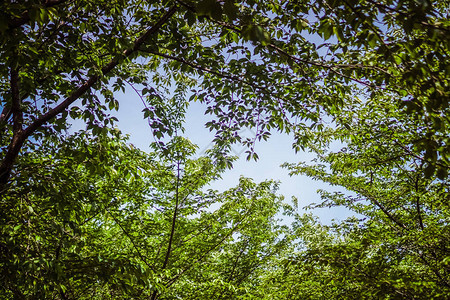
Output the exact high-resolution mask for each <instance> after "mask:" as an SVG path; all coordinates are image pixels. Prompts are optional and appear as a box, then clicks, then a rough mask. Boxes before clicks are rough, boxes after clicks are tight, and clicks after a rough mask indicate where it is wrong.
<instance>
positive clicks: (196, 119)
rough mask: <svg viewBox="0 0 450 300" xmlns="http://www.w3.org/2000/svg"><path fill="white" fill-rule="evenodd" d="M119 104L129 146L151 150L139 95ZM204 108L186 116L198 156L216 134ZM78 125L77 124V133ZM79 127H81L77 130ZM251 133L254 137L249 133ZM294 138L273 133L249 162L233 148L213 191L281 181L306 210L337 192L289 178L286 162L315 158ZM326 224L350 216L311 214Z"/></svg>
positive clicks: (197, 107) (344, 212) (192, 109)
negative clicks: (242, 180)
mask: <svg viewBox="0 0 450 300" xmlns="http://www.w3.org/2000/svg"><path fill="white" fill-rule="evenodd" d="M116 96H117V99H118V100H119V102H120V108H119V111H118V112H113V113H112V115H114V116H116V117H117V118H118V120H119V122H118V127H119V129H120V130H121V131H122V132H123V133H125V134H129V135H130V140H129V141H130V143H132V144H133V145H134V146H136V147H139V148H140V149H142V150H148V149H149V144H150V143H152V142H154V139H153V136H152V131H151V129H150V128H149V125H148V123H147V121H146V120H145V119H144V118H143V113H142V109H143V104H142V102H141V100H140V99H139V98H138V96H137V95H136V94H135V93H134V92H133V91H132V90H131V89H129V90H128V91H127V92H126V93H125V94H117V95H116ZM204 109H205V107H204V106H203V105H202V104H200V103H192V104H191V106H190V107H189V109H188V112H187V116H186V124H185V128H186V132H185V134H183V136H185V137H187V138H188V139H189V140H191V141H192V142H193V143H195V144H197V145H198V147H199V154H201V152H202V151H204V150H206V149H207V148H208V147H209V146H210V143H211V141H212V139H213V134H212V133H211V132H209V130H208V129H206V128H205V123H206V122H207V121H208V120H210V119H209V118H210V116H205V115H204ZM78 126H79V125H78V124H77V125H75V126H74V129H75V130H76V129H77V127H78ZM78 128H80V127H78ZM248 134H252V133H251V132H250V131H249V132H248ZM292 142H293V137H292V136H289V135H287V134H279V133H273V134H272V136H271V138H270V139H269V140H268V141H266V142H264V141H261V142H258V143H257V144H256V146H255V151H256V152H257V153H258V155H259V160H258V161H256V162H255V161H253V160H252V161H247V160H246V154H245V153H243V150H245V149H243V146H239V145H236V146H234V148H233V149H234V152H235V154H239V153H240V152H242V153H241V155H240V158H239V159H238V160H237V161H236V162H235V163H234V168H233V169H232V170H228V171H227V172H226V173H225V174H223V177H222V179H221V180H219V181H217V182H214V183H213V184H212V185H211V188H213V189H217V190H219V191H223V190H225V189H228V188H231V187H233V186H236V185H237V183H238V180H239V177H240V176H245V177H249V178H252V179H253V180H254V181H255V182H260V181H264V180H266V179H273V180H277V181H280V182H281V184H280V190H279V193H280V194H282V195H284V196H285V199H286V201H290V199H291V196H295V197H297V198H298V203H299V207H304V206H306V205H308V204H310V203H312V202H316V203H317V202H319V201H320V197H319V195H318V194H317V192H316V191H317V189H326V190H337V189H336V188H334V187H330V186H329V185H327V184H325V183H323V182H317V181H313V180H312V179H310V178H308V177H306V176H294V177H290V176H289V174H288V173H289V172H288V170H286V169H283V168H281V167H280V165H281V164H282V163H284V162H291V163H292V162H300V161H305V162H309V161H310V160H311V159H312V158H313V157H314V156H313V155H312V154H311V153H306V152H299V153H297V154H296V153H295V151H294V150H293V149H292V146H291V145H292ZM312 212H313V214H314V215H317V216H318V217H319V219H320V221H321V222H322V223H324V224H330V223H331V220H332V219H336V220H343V219H345V218H346V217H348V216H350V215H351V213H350V212H349V211H348V210H347V209H345V208H332V209H327V208H324V209H316V210H314V211H312Z"/></svg>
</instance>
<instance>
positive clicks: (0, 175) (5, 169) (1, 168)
mask: <svg viewBox="0 0 450 300" xmlns="http://www.w3.org/2000/svg"><path fill="white" fill-rule="evenodd" d="M176 11H177V6H176V5H174V6H172V7H171V8H170V9H169V10H168V11H167V12H166V13H165V14H164V15H163V16H162V17H161V19H159V21H158V22H157V23H156V24H155V25H153V26H152V27H151V28H149V29H148V30H147V31H146V32H145V33H144V34H143V35H141V37H139V38H138V39H137V40H136V41H135V42H134V44H133V47H131V48H129V49H127V50H125V51H124V52H123V53H122V58H127V57H130V56H131V55H132V54H134V53H136V52H138V51H139V47H140V46H142V45H143V44H144V43H145V42H146V41H147V40H148V38H149V37H150V36H151V35H153V34H155V33H156V32H157V31H158V30H159V29H160V28H161V27H162V26H163V25H164V24H165V23H166V22H167V20H169V18H170V17H172V15H173V14H174V13H175V12H176ZM121 61H122V59H119V58H115V59H113V60H111V61H110V62H109V63H108V64H107V65H106V66H104V67H103V68H102V70H101V71H102V72H101V75H94V76H91V77H90V78H89V79H88V80H87V81H85V83H84V84H82V85H81V86H79V87H78V88H77V89H76V90H75V91H74V92H73V93H72V94H71V95H70V96H69V97H67V98H66V99H65V100H64V101H63V102H61V103H60V104H59V105H57V106H56V107H54V108H53V109H51V110H49V111H48V112H46V113H45V114H43V115H41V116H40V117H39V118H37V119H36V121H34V122H33V123H32V124H30V125H29V126H28V127H27V128H25V129H24V130H23V131H21V133H20V134H18V135H17V136H16V137H15V138H13V140H12V141H11V143H10V145H9V148H8V152H7V154H6V156H5V158H4V159H3V161H2V163H1V165H0V185H3V184H6V183H7V181H8V179H9V176H10V173H11V170H12V166H13V164H14V161H15V159H16V158H17V156H18V154H19V152H20V149H21V148H22V145H23V143H24V142H25V141H26V139H27V138H28V137H29V136H30V135H31V134H33V133H34V132H35V131H36V130H37V129H39V128H40V127H42V125H44V124H45V123H47V122H48V121H50V120H51V119H53V118H54V117H56V116H57V115H58V114H60V113H62V112H63V111H64V110H65V109H66V108H68V107H69V105H71V104H72V103H73V102H75V101H76V100H77V99H78V98H80V97H81V96H82V95H83V94H84V93H86V92H87V91H88V90H90V89H91V87H92V86H94V84H96V83H97V82H98V80H99V79H100V78H101V77H103V76H105V75H107V74H108V73H110V72H111V71H112V70H113V69H114V68H115V67H116V66H117V65H119V64H120V62H121Z"/></svg>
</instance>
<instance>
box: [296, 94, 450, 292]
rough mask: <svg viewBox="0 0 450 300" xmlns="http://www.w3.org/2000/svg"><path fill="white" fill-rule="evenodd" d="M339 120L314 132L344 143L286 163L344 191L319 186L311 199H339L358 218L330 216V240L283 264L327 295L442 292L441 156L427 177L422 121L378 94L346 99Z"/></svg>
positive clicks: (444, 215) (446, 235) (444, 186)
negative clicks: (348, 103)
mask: <svg viewBox="0 0 450 300" xmlns="http://www.w3.org/2000/svg"><path fill="white" fill-rule="evenodd" d="M339 124H340V125H341V126H339V127H337V128H334V129H329V131H328V132H327V133H328V136H327V137H326V136H324V135H323V134H322V133H320V134H319V136H318V138H320V139H322V140H323V139H326V140H327V139H328V141H329V140H330V139H331V140H333V139H334V140H338V141H340V142H341V143H342V144H343V146H342V148H340V149H339V150H337V151H329V150H328V151H326V149H321V148H320V147H318V148H316V153H317V154H318V158H317V164H316V165H313V166H308V165H305V164H298V165H296V164H291V165H288V166H289V167H290V168H291V170H292V172H293V174H298V173H302V174H306V175H308V176H310V177H312V178H314V179H316V180H322V181H325V182H328V183H330V184H332V185H337V186H341V187H344V188H345V189H346V190H347V191H349V192H351V193H342V192H338V193H330V192H326V191H322V197H323V202H322V203H320V204H317V205H315V207H335V206H345V207H347V208H349V209H351V210H352V211H353V212H355V213H356V215H357V216H360V219H357V218H353V219H350V220H347V221H346V222H343V223H342V224H337V225H336V226H335V228H334V229H333V230H331V231H330V235H331V236H330V238H329V239H331V242H329V243H326V244H323V243H319V244H316V245H314V244H313V245H311V246H308V247H307V249H306V250H305V251H304V252H302V253H300V254H299V255H298V256H296V257H294V258H293V259H292V260H290V261H289V264H288V265H289V267H287V270H288V271H289V272H294V274H296V275H294V276H313V279H312V280H313V281H316V282H317V281H318V282H320V283H321V284H320V286H319V290H321V291H323V292H325V293H326V295H325V296H326V297H332V298H339V297H342V296H343V295H346V296H345V297H349V298H352V299H360V298H368V299H372V298H373V299H391V298H394V299H445V298H446V297H447V295H448V293H449V291H450V281H449V279H450V268H449V247H450V245H449V240H450V230H449V229H450V228H449V218H450V207H449V201H448V200H449V199H450V198H449V195H450V194H449V186H450V182H449V179H450V177H449V175H448V170H449V164H448V162H446V161H445V160H438V165H437V168H438V171H437V174H436V175H434V174H433V173H434V172H433V170H431V171H430V170H429V169H430V166H432V165H433V164H434V163H435V161H436V160H433V158H431V157H430V156H429V154H428V153H429V152H428V150H422V149H421V148H420V147H417V146H416V143H417V140H422V139H424V138H425V136H427V135H428V131H427V128H426V127H424V126H423V125H422V124H420V123H419V124H418V122H417V119H416V118H415V117H414V116H408V115H405V114H403V113H402V112H401V111H400V110H399V109H398V107H396V106H395V105H394V104H392V103H388V102H387V101H386V99H384V98H383V99H381V101H380V102H378V103H374V102H366V103H362V104H360V105H359V106H358V107H353V108H352V109H350V110H349V111H348V112H346V113H345V114H342V116H341V119H340V123H339ZM325 143H326V141H325ZM335 237H336V238H335ZM302 263H303V264H304V265H302ZM306 274H308V275H306ZM315 295H321V294H320V293H315ZM300 298H301V297H300Z"/></svg>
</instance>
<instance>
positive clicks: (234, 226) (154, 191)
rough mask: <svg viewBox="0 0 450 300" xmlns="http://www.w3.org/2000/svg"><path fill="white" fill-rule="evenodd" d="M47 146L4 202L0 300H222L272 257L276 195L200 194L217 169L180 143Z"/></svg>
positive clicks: (69, 140) (261, 190)
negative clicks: (201, 299) (210, 298)
mask: <svg viewBox="0 0 450 300" xmlns="http://www.w3.org/2000/svg"><path fill="white" fill-rule="evenodd" d="M45 141H46V143H45V144H43V145H42V146H43V148H42V149H45V150H36V151H35V152H33V153H30V154H29V155H26V156H22V157H20V159H19V161H18V166H17V170H18V171H17V172H16V173H15V175H14V176H13V177H12V178H11V182H12V183H11V184H12V188H10V189H8V190H7V193H5V194H4V195H3V197H2V201H1V215H0V218H1V223H2V224H3V226H2V229H1V230H2V232H1V240H0V251H1V253H2V255H1V261H0V278H1V281H2V287H1V290H0V296H1V298H2V299H44V298H45V299H47V298H51V299H88V298H89V299H92V298H94V299H109V298H111V299H113V298H114V299H130V298H133V299H142V298H145V297H148V298H150V299H156V298H157V299H166V298H170V297H175V296H178V297H179V296H180V295H184V296H186V297H192V296H193V295H196V294H198V293H200V291H201V292H202V293H205V294H208V293H209V294H211V295H212V294H214V293H216V294H217V295H219V294H223V295H224V296H223V297H228V296H230V295H233V294H235V293H236V290H239V289H240V288H241V286H245V284H246V283H247V282H248V281H249V280H250V278H251V275H252V272H253V271H254V270H256V269H257V268H259V267H261V265H262V264H263V263H264V261H265V260H267V259H268V258H269V257H270V256H272V255H275V254H276V253H277V252H278V251H279V250H278V249H281V248H282V245H283V241H282V240H281V239H280V233H281V232H282V229H281V228H280V227H279V225H277V224H276V222H275V219H274V216H275V214H276V213H277V211H278V208H279V207H280V205H281V199H280V197H279V196H277V195H276V194H275V191H276V185H275V184H274V183H273V182H270V181H267V182H263V183H261V184H256V183H253V182H252V181H251V180H249V179H245V178H242V179H241V181H240V183H239V185H238V186H237V187H235V188H233V189H230V190H228V191H225V192H224V193H219V192H217V191H213V190H209V191H205V190H204V188H205V186H206V185H207V184H208V183H209V182H210V181H211V180H214V178H216V177H217V176H218V175H219V174H220V172H221V170H222V169H221V167H218V166H217V165H214V164H212V161H211V159H209V158H207V157H201V158H198V159H191V158H189V156H190V155H192V154H193V152H194V150H195V147H194V146H193V145H192V144H190V143H189V142H188V141H187V140H184V139H181V138H176V139H174V140H172V141H171V142H169V143H167V148H166V149H164V152H163V153H162V152H161V150H159V151H155V152H154V153H151V154H145V153H143V152H142V151H140V150H138V149H136V148H134V147H132V146H131V145H127V144H125V143H124V141H123V137H121V136H120V134H119V133H117V132H114V131H113V132H111V133H110V134H108V135H100V136H97V137H94V136H92V135H89V134H86V133H81V134H77V135H74V136H69V137H66V138H63V139H62V138H54V139H49V138H47V139H45ZM212 205H215V206H219V207H218V208H216V209H213V208H212V207H211V206H212ZM277 245H278V246H277ZM205 279H208V280H211V282H209V281H205ZM192 280H194V282H195V284H196V285H197V288H200V287H201V288H202V289H201V290H199V289H197V288H195V286H194V285H192V284H191V283H190V282H191V281H192ZM208 283H211V284H210V285H209V286H208ZM205 284H206V286H205ZM188 286H189V288H187V287H188ZM227 295H228V296H227Z"/></svg>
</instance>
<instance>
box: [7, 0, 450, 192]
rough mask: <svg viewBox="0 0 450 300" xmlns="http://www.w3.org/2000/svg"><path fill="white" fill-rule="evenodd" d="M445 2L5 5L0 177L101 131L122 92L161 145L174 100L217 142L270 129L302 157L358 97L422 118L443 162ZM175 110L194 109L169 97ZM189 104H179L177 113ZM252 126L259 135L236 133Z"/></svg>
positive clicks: (429, 144) (59, 1)
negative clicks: (34, 153)
mask: <svg viewBox="0 0 450 300" xmlns="http://www.w3.org/2000/svg"><path fill="white" fill-rule="evenodd" d="M447 9H448V1H433V2H431V1H412V0H411V1H391V0H386V1H371V0H365V1H351V0H343V1H335V0H329V1H324V0H321V1H255V0H251V1H250V0H249V1H239V2H236V1H232V0H226V1H215V0H201V1H145V2H142V1H137V0H129V1H124V0H117V1H104V0H95V1H92V0H89V1H84V0H77V1H65V0H46V1H38V0H34V1H32V0H30V1H23V2H20V3H16V2H12V3H11V2H2V4H0V11H1V13H2V18H1V20H2V21H1V23H0V33H1V36H0V40H1V42H2V43H1V45H2V46H1V48H0V60H1V61H2V65H1V67H0V76H1V77H0V78H1V79H0V82H1V84H0V94H1V101H2V106H3V108H4V109H3V112H2V115H1V118H0V123H1V126H2V128H3V130H2V132H5V134H2V138H1V140H2V150H3V151H2V152H4V153H5V154H4V155H3V156H2V160H3V161H2V165H1V175H2V176H1V178H2V182H3V183H6V182H7V179H8V177H9V173H10V172H11V170H12V169H13V164H14V161H15V159H16V157H17V156H18V153H19V151H20V150H21V149H22V147H24V144H25V147H27V144H28V142H27V141H30V139H31V140H36V139H39V137H41V136H42V134H45V132H48V131H49V130H51V129H52V130H55V131H57V132H60V130H62V129H64V128H65V127H66V126H67V117H68V115H70V116H71V117H73V118H79V119H83V120H84V121H85V122H87V123H88V127H89V128H90V129H92V130H93V131H94V133H95V134H98V133H100V132H101V131H102V130H103V129H102V128H104V127H105V126H109V125H111V123H113V122H114V120H113V119H112V118H110V117H109V116H108V114H107V109H108V108H109V109H116V108H117V107H118V106H119V102H118V101H117V100H116V99H115V96H114V93H115V92H117V91H120V90H125V88H126V87H128V86H130V87H132V89H134V90H135V91H136V92H138V93H139V95H140V96H141V97H142V99H143V100H144V104H145V105H146V107H145V109H144V115H145V117H148V118H149V121H150V123H151V126H152V128H153V129H154V134H155V136H158V137H160V136H163V135H164V134H167V133H168V134H171V133H172V132H171V130H170V128H171V126H169V123H170V116H171V114H170V111H171V107H173V106H172V105H169V104H167V103H168V102H170V101H169V99H171V98H172V96H171V89H168V86H170V85H173V86H174V87H173V88H172V90H173V89H176V90H177V92H176V94H178V95H186V96H187V97H189V95H187V94H185V93H186V92H188V91H190V92H192V93H193V94H191V96H190V100H189V101H194V100H198V101H202V102H204V103H206V104H207V106H208V108H207V110H206V112H207V113H210V114H213V115H215V118H214V119H213V120H212V121H211V122H209V123H208V124H207V126H208V127H209V128H210V129H211V130H214V131H216V133H217V136H216V141H217V143H218V144H219V145H226V144H227V143H228V142H241V143H244V144H245V145H247V146H249V147H250V149H249V156H250V157H254V158H256V157H257V156H255V155H253V154H252V151H253V150H252V149H253V148H252V145H253V144H254V143H255V141H257V140H261V139H267V138H268V137H269V135H270V131H271V129H277V130H281V131H287V132H295V133H296V138H297V143H296V146H295V147H297V148H298V149H302V148H304V145H305V143H306V142H307V141H308V140H309V139H310V138H311V136H310V135H309V133H308V132H309V130H310V129H311V128H312V129H315V128H319V129H320V128H321V127H322V126H323V123H322V121H321V117H322V115H323V114H330V115H332V116H337V115H339V113H340V109H341V108H342V107H343V106H346V105H347V103H351V102H352V101H353V100H355V97H356V96H357V94H358V92H357V91H358V90H361V92H362V93H366V95H365V97H367V98H372V97H377V95H379V94H380V93H383V94H385V95H386V96H389V97H390V98H391V99H394V100H391V101H394V102H396V103H398V102H402V103H404V104H405V109H406V113H407V114H414V115H416V116H417V119H418V120H419V122H423V121H424V122H426V123H427V126H429V129H428V136H427V137H426V140H425V141H424V142H423V143H419V144H417V145H418V147H422V148H423V149H426V150H427V151H428V152H429V153H430V155H432V156H433V157H437V156H441V157H442V158H443V159H447V160H448V154H447V153H449V152H450V151H448V147H449V146H448V137H447V136H446V135H445V128H447V127H448V118H447V117H446V116H447V115H448V98H449V95H448V91H449V88H448V78H449V70H450V68H449V65H448V62H449V61H450V60H449V59H448V58H449V43H448V39H447V38H446V37H447V36H448V32H449V31H450V29H449V28H450V27H449V21H448V20H449V18H448V11H447ZM175 98H176V99H178V100H177V102H182V103H185V102H186V99H185V98H183V99H182V100H180V99H181V98H179V97H175ZM179 106H182V105H179ZM245 126H247V127H253V128H254V129H255V130H256V132H257V134H256V137H255V138H252V139H246V138H244V137H241V136H239V135H238V134H236V132H238V131H239V128H242V127H245Z"/></svg>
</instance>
